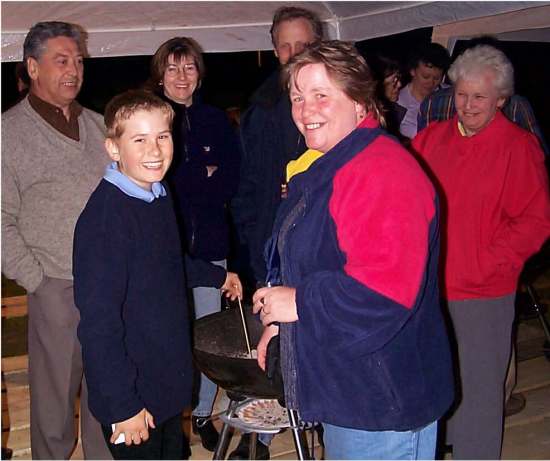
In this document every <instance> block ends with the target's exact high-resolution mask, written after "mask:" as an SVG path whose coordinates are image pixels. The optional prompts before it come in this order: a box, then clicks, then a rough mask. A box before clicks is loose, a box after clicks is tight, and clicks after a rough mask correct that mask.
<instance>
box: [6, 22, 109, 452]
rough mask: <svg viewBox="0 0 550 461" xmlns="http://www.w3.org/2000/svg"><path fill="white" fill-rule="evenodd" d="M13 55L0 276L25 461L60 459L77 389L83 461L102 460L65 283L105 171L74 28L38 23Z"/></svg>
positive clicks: (98, 122)
mask: <svg viewBox="0 0 550 461" xmlns="http://www.w3.org/2000/svg"><path fill="white" fill-rule="evenodd" d="M23 51H24V62H25V64H26V66H27V71H28V74H29V77H30V80H31V85H30V92H29V95H28V97H26V98H25V99H23V100H22V101H21V102H20V103H19V104H17V105H16V106H15V107H13V108H12V109H10V110H9V111H7V112H6V113H5V114H3V115H2V272H3V273H4V274H5V275H6V277H8V278H11V279H14V280H16V281H17V283H18V284H20V285H21V286H23V287H24V288H25V289H26V290H27V293H28V309H29V330H28V346H29V385H30V394H31V448H32V456H33V458H35V459H68V458H70V456H71V454H72V451H73V450H74V447H75V442H76V432H75V422H74V406H75V402H76V399H77V396H78V393H79V390H80V389H82V392H81V396H80V397H81V398H80V401H81V412H80V415H81V426H82V445H83V450H84V455H85V457H86V458H88V459H109V458H110V454H109V453H108V451H107V448H106V446H105V443H104V441H103V436H102V434H101V429H100V426H99V423H98V422H97V421H96V420H95V419H94V418H93V416H92V415H91V414H90V412H89V410H88V405H87V400H88V399H87V390H86V384H85V382H83V372H82V358H81V350H80V343H79V342H78V338H77V335H76V330H77V326H78V322H79V315H78V311H77V309H76V307H75V305H74V301H73V281H72V248H73V231H74V226H75V223H76V220H77V218H78V216H79V215H80V212H81V211H82V209H83V208H84V205H85V204H86V202H87V200H88V198H89V196H90V194H91V192H92V191H93V190H94V188H95V187H96V186H97V184H98V182H99V180H100V178H101V177H102V175H103V172H104V169H105V166H106V165H107V163H108V162H109V159H108V157H107V154H106V152H105V150H104V147H103V140H104V127H103V120H102V117H101V116H100V115H99V114H96V113H94V112H92V111H90V110H88V109H84V108H83V107H82V106H80V105H79V104H78V103H77V102H76V101H75V98H76V96H77V95H78V93H79V91H80V88H81V86H82V77H83V53H84V44H83V36H82V32H81V30H80V29H79V28H78V27H77V26H74V25H72V24H67V23H63V22H42V23H38V24H36V25H34V26H33V27H32V28H31V30H30V31H29V33H28V35H27V37H26V39H25V43H24V50H23ZM81 384H82V385H81Z"/></svg>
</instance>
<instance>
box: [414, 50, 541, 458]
mask: <svg viewBox="0 0 550 461" xmlns="http://www.w3.org/2000/svg"><path fill="white" fill-rule="evenodd" d="M449 77H450V78H451V80H452V81H453V83H454V92H455V105H456V110H457V115H455V117H454V118H452V119H450V120H448V121H445V122H439V123H434V124H432V125H430V126H429V127H428V128H427V129H426V130H424V131H422V132H421V133H420V134H419V135H418V136H416V138H415V139H414V141H413V144H412V145H413V148H414V150H415V151H416V152H417V153H418V154H419V156H420V158H421V162H423V163H425V165H426V167H427V169H428V170H429V172H430V173H431V174H432V178H433V180H434V182H435V183H436V185H437V186H438V187H439V192H440V196H441V198H442V200H441V201H442V209H443V213H442V216H443V222H444V225H443V232H444V233H443V234H442V235H443V239H442V255H443V257H444V280H445V283H444V290H443V293H444V295H445V296H446V298H447V300H448V306H449V312H450V316H451V320H452V324H453V328H454V333H455V336H456V342H457V346H458V355H459V364H460V366H459V368H460V382H461V397H462V398H461V401H460V402H459V405H458V407H457V409H456V411H455V413H454V414H453V415H452V417H451V418H450V420H449V424H448V442H449V443H451V444H452V445H453V458H455V459H472V458H475V459H498V458H500V452H501V445H502V427H503V406H504V394H503V392H504V382H505V378H506V370H507V367H508V361H509V358H510V351H511V333H512V323H513V320H514V300H515V291H516V284H517V280H518V276H519V274H520V272H521V269H522V266H523V264H524V262H525V261H526V259H527V258H528V257H529V256H531V255H532V254H533V253H535V252H536V251H537V250H538V249H539V248H540V246H541V244H542V243H543V242H544V241H545V240H546V239H547V238H548V236H549V235H550V199H549V194H548V181H547V176H546V171H545V168H544V159H543V153H542V151H541V149H540V146H539V143H538V141H537V138H536V137H535V136H534V135H532V134H531V133H529V132H528V131H525V130H523V129H521V128H519V127H518V126H517V125H515V124H514V123H512V122H510V121H508V120H507V119H506V117H504V116H503V115H502V114H501V112H500V108H501V107H502V105H503V104H504V102H505V100H506V98H507V97H508V96H510V95H511V94H513V91H514V83H513V82H514V74H513V67H512V64H511V63H510V62H509V61H508V59H507V58H506V56H505V55H504V54H503V53H502V52H501V51H499V50H497V49H495V48H493V47H491V46H487V45H480V46H477V47H474V48H472V49H469V50H467V51H465V52H464V53H463V54H462V55H461V56H459V57H458V58H457V59H456V61H455V62H454V63H453V65H452V66H451V68H450V70H449Z"/></svg>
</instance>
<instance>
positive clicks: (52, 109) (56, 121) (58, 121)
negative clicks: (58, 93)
mask: <svg viewBox="0 0 550 461" xmlns="http://www.w3.org/2000/svg"><path fill="white" fill-rule="evenodd" d="M29 104H30V105H31V107H32V108H33V109H34V110H35V111H36V112H37V113H38V115H40V116H41V117H42V118H43V119H44V120H45V121H46V122H47V123H49V124H50V125H51V126H52V127H54V128H55V129H56V130H57V131H59V132H60V133H62V134H64V135H65V136H67V137H69V138H71V139H73V140H75V141H79V140H80V137H79V127H78V117H79V116H80V114H81V113H82V106H81V105H80V104H79V103H78V102H77V101H73V102H71V104H70V105H69V114H70V117H69V120H67V119H66V118H65V115H64V114H63V110H61V109H60V108H59V107H57V106H55V105H53V104H50V103H49V102H47V101H44V100H43V99H41V98H39V97H38V96H36V95H35V94H34V93H33V92H32V91H30V92H29Z"/></svg>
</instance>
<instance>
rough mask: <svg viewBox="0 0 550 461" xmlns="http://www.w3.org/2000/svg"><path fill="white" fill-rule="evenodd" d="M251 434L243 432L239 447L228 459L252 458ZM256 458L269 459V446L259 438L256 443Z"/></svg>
mask: <svg viewBox="0 0 550 461" xmlns="http://www.w3.org/2000/svg"><path fill="white" fill-rule="evenodd" d="M249 446H250V434H243V435H242V437H241V441H240V442H239V445H237V448H235V449H234V450H233V451H232V452H231V453H229V457H228V458H227V459H250V450H249V448H250V447H249ZM255 459H269V447H268V446H267V445H264V444H263V443H262V442H260V441H259V440H258V441H257V443H256V457H255Z"/></svg>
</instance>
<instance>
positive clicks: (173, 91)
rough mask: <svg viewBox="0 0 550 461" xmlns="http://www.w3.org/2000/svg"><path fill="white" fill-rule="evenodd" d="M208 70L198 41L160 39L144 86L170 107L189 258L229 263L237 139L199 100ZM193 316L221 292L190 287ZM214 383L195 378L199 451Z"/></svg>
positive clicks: (209, 435) (176, 192)
mask: <svg viewBox="0 0 550 461" xmlns="http://www.w3.org/2000/svg"><path fill="white" fill-rule="evenodd" d="M204 74H205V67H204V61H203V58H202V50H201V48H200V46H199V44H198V43H197V42H196V41H195V40H193V39H192V38H189V37H175V38H172V39H170V40H168V41H167V42H165V43H163V44H162V45H161V46H160V47H159V49H158V50H157V52H156V53H155V55H154V56H153V60H152V62H151V79H150V81H149V86H150V87H151V88H152V89H153V90H154V91H155V92H156V93H157V94H159V95H160V96H161V97H162V98H164V99H165V100H166V101H168V102H169V103H170V104H171V106H172V107H173V109H174V111H175V114H176V115H175V118H174V123H173V128H172V135H173V140H174V160H173V162H172V166H171V167H170V170H169V172H168V175H167V180H168V183H169V185H170V186H171V189H172V193H173V197H174V202H175V207H176V215H177V217H178V221H179V225H180V234H181V237H182V240H183V241H184V243H185V245H186V250H187V251H188V252H189V254H191V255H192V256H193V257H196V258H200V259H203V260H206V261H210V262H212V263H214V264H217V265H220V266H223V267H227V263H226V258H227V255H228V253H229V221H228V220H229V217H228V213H227V204H228V202H229V200H230V199H231V198H232V197H233V195H234V194H235V192H236V190H237V185H238V181H239V150H238V144H237V138H236V135H235V133H234V130H233V128H232V127H231V125H230V123H229V120H228V118H227V116H226V114H225V113H224V112H223V111H222V110H220V109H217V108H215V107H212V106H210V105H207V104H204V103H203V102H202V100H201V98H200V96H199V95H198V94H197V90H198V89H199V88H200V85H201V81H202V79H203V78H204ZM193 298H194V306H195V318H197V319H198V318H201V317H203V316H205V315H208V314H212V313H214V312H219V311H220V310H221V296H220V290H218V289H216V288H207V287H199V288H193ZM216 392H217V387H216V385H215V384H214V383H213V382H212V381H210V380H209V379H208V378H207V377H206V376H205V375H203V374H201V377H200V390H199V401H198V405H197V406H196V407H195V409H194V410H193V415H192V423H193V430H194V432H196V433H198V434H199V435H200V437H201V441H202V444H203V446H204V448H206V449H207V450H210V451H214V449H215V447H216V444H217V441H218V432H217V431H216V429H215V428H214V426H213V424H212V422H211V421H210V420H207V421H204V418H207V417H208V416H210V414H211V412H212V406H213V404H214V399H215V397H216Z"/></svg>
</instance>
